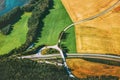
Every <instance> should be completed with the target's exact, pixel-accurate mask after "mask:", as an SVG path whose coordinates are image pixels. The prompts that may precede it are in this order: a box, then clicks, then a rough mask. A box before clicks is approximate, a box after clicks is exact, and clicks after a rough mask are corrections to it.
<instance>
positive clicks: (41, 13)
mask: <svg viewBox="0 0 120 80" xmlns="http://www.w3.org/2000/svg"><path fill="white" fill-rule="evenodd" d="M37 1H38V3H37V5H35V6H34V7H35V8H34V9H33V11H32V16H31V17H30V16H29V17H30V18H29V19H28V17H27V18H26V19H27V21H25V22H23V23H25V24H23V25H22V23H20V24H19V28H20V27H23V26H24V25H27V26H28V28H29V29H28V31H24V30H23V33H27V35H26V36H22V35H21V34H22V32H20V31H21V30H22V29H19V28H18V25H17V28H15V29H16V30H14V28H13V32H14V31H15V32H16V31H18V33H19V32H20V33H21V34H16V35H14V36H10V35H8V36H10V37H9V38H10V39H11V40H12V38H15V39H13V41H15V42H16V41H18V39H21V37H18V35H20V36H22V39H23V37H24V38H25V40H26V41H24V42H23V43H22V45H21V46H20V45H19V46H20V47H19V48H18V44H13V43H10V41H8V40H9V39H7V38H6V40H7V43H8V44H9V45H8V44H7V43H6V44H4V43H3V41H4V39H3V38H1V39H2V40H1V41H0V42H1V45H2V46H6V45H8V46H7V48H6V47H2V48H1V49H0V54H4V53H7V52H9V51H10V50H12V49H13V50H12V51H11V52H9V53H8V54H13V53H21V52H24V51H25V50H26V49H27V48H28V47H29V45H30V44H31V43H33V42H34V41H35V40H36V39H37V37H38V36H37V34H38V33H39V31H38V30H40V29H41V27H43V22H42V19H43V18H44V17H45V15H47V14H48V13H46V11H48V9H49V6H50V1H49V0H37ZM24 8H25V7H24ZM24 8H22V10H24ZM24 13H25V11H24ZM22 19H23V21H24V19H25V17H23V18H22ZM19 22H20V21H18V23H19ZM21 22H22V21H21ZM19 30H20V31H19ZM13 32H11V35H12V33H13ZM1 36H2V37H7V36H3V35H1ZM22 39H21V41H22ZM14 45H15V46H14ZM10 46H12V49H11V47H10ZM16 46H17V47H16ZM13 47H14V48H15V49H14V48H13ZM8 49H9V50H8ZM2 50H3V51H2Z"/></svg>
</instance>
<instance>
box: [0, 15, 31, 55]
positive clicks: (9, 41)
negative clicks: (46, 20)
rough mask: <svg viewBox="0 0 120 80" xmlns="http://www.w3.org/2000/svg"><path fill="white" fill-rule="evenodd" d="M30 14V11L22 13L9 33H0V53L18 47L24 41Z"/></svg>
mask: <svg viewBox="0 0 120 80" xmlns="http://www.w3.org/2000/svg"><path fill="white" fill-rule="evenodd" d="M30 16H31V13H24V15H23V16H22V17H21V19H20V20H19V21H18V22H17V23H15V24H14V25H13V26H14V28H13V31H12V32H11V34H10V35H8V36H5V35H2V34H0V55H2V54H5V53H7V52H9V51H11V50H12V49H14V48H17V47H19V46H20V45H21V44H23V43H24V42H25V40H26V34H27V31H28V27H27V21H28V18H29V17H30Z"/></svg>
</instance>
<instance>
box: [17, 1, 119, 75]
mask: <svg viewBox="0 0 120 80" xmlns="http://www.w3.org/2000/svg"><path fill="white" fill-rule="evenodd" d="M119 3H120V0H118V1H117V2H116V3H115V4H113V5H112V6H110V7H109V8H108V9H106V10H104V11H102V12H100V13H98V14H96V15H94V16H91V17H89V18H86V19H82V20H80V21H78V22H75V23H72V24H71V25H69V26H67V27H66V28H64V30H63V31H62V32H61V33H60V35H59V38H58V42H57V44H56V45H53V46H46V47H43V48H41V49H40V50H39V52H38V53H37V54H36V55H31V56H22V57H19V58H31V59H37V58H41V59H48V58H50V59H51V58H55V57H60V56H61V58H62V59H63V64H64V67H65V68H66V70H67V73H68V74H69V76H70V77H74V76H73V75H72V73H71V72H70V71H69V69H68V66H67V63H66V58H65V56H64V53H63V51H62V49H61V48H60V47H59V44H60V42H61V38H62V36H63V34H64V33H65V32H66V31H67V30H68V29H70V28H71V27H72V26H74V25H77V24H80V23H82V22H86V21H90V20H93V19H95V18H98V17H100V16H102V15H104V14H105V13H107V12H109V11H111V10H112V9H113V8H115V6H117V5H118V4H119ZM46 48H54V49H56V50H58V51H59V52H60V54H52V55H41V51H42V50H44V49H46ZM67 57H68V58H97V59H105V60H112V61H117V62H120V57H119V56H112V55H103V54H68V55H67Z"/></svg>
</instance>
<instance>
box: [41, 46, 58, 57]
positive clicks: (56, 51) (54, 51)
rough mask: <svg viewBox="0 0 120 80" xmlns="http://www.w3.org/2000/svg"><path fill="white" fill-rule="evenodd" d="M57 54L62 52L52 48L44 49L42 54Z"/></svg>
mask: <svg viewBox="0 0 120 80" xmlns="http://www.w3.org/2000/svg"><path fill="white" fill-rule="evenodd" d="M56 53H58V54H60V52H59V51H58V50H56V49H52V48H49V49H44V50H42V52H41V54H42V55H45V54H56Z"/></svg>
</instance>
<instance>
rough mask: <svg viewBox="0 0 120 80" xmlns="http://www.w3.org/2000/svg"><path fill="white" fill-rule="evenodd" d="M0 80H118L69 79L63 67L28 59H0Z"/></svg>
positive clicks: (103, 78) (98, 79) (111, 79)
mask: <svg viewBox="0 0 120 80" xmlns="http://www.w3.org/2000/svg"><path fill="white" fill-rule="evenodd" d="M0 80H119V79H118V78H117V77H114V76H111V77H110V76H108V77H106V76H101V77H88V78H84V79H70V78H69V77H68V75H67V74H66V71H65V69H64V68H63V67H59V66H55V65H50V64H45V63H37V62H36V61H31V60H28V59H16V58H13V57H12V58H2V59H0Z"/></svg>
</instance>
